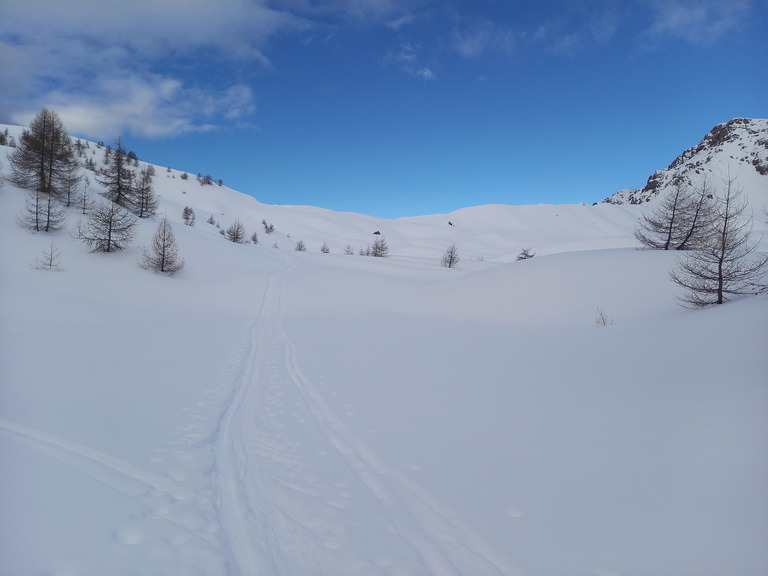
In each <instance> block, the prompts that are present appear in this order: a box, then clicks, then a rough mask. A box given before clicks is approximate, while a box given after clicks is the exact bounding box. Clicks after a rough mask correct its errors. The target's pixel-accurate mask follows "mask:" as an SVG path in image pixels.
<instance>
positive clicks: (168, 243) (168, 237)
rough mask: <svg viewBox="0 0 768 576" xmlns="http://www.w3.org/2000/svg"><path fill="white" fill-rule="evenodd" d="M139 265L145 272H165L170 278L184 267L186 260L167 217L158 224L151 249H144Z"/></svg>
mask: <svg viewBox="0 0 768 576" xmlns="http://www.w3.org/2000/svg"><path fill="white" fill-rule="evenodd" d="M138 264H139V266H140V267H142V268H144V269H145V270H154V271H155V272H165V273H167V274H168V275H169V276H173V275H174V274H176V272H178V271H179V270H181V269H182V268H183V267H184V259H183V258H181V257H180V256H179V248H178V246H177V244H176V237H175V236H174V234H173V228H171V223H170V222H168V218H166V217H165V216H163V219H162V220H161V221H160V224H158V226H157V231H156V232H155V235H154V236H153V237H152V247H151V249H149V250H148V249H147V248H144V250H143V251H142V253H141V256H139V260H138Z"/></svg>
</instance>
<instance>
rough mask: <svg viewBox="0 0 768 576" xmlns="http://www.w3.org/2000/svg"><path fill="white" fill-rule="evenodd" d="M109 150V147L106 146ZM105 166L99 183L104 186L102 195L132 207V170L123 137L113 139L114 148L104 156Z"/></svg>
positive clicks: (119, 203)
mask: <svg viewBox="0 0 768 576" xmlns="http://www.w3.org/2000/svg"><path fill="white" fill-rule="evenodd" d="M107 150H109V148H107ZM105 161H106V166H105V167H104V172H103V174H102V177H101V178H100V179H99V183H100V184H101V185H102V186H104V188H106V191H105V192H104V197H105V198H107V199H108V200H110V201H111V202H114V203H115V204H117V205H119V206H123V207H125V208H129V209H133V208H134V207H135V206H134V204H135V203H134V197H133V196H134V190H133V172H132V171H131V169H130V168H129V166H130V162H129V160H128V157H127V155H126V152H125V148H124V147H123V138H122V136H121V137H118V139H117V140H116V141H115V150H114V151H112V153H111V154H109V157H108V158H105Z"/></svg>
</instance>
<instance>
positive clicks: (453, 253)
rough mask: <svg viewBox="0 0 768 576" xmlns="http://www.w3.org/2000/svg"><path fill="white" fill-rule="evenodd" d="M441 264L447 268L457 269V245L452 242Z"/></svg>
mask: <svg viewBox="0 0 768 576" xmlns="http://www.w3.org/2000/svg"><path fill="white" fill-rule="evenodd" d="M440 263H441V264H442V265H443V266H445V267H446V268H455V267H456V266H457V265H458V264H459V251H458V250H457V249H456V244H454V243H453V242H451V245H450V246H448V248H447V249H446V250H445V253H444V254H443V257H442V259H441V260H440Z"/></svg>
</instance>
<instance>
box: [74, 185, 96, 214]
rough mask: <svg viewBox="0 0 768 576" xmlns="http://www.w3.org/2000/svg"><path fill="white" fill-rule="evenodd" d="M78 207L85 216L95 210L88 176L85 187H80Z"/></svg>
mask: <svg viewBox="0 0 768 576" xmlns="http://www.w3.org/2000/svg"><path fill="white" fill-rule="evenodd" d="M77 206H78V208H80V211H81V212H82V213H83V214H88V212H89V211H90V210H91V208H93V199H92V198H91V181H90V180H89V179H88V177H87V176H86V178H85V180H84V182H83V185H82V186H81V187H80V189H79V191H78V196H77Z"/></svg>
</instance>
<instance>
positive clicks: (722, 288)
mask: <svg viewBox="0 0 768 576" xmlns="http://www.w3.org/2000/svg"><path fill="white" fill-rule="evenodd" d="M742 193H743V190H742V188H741V187H738V186H737V185H736V181H735V179H734V178H731V177H730V175H729V176H728V178H727V179H726V181H725V191H724V193H723V194H722V196H717V197H716V198H715V202H714V208H713V212H712V215H713V216H712V225H711V231H710V234H709V235H708V236H707V237H706V239H704V240H703V241H702V243H701V244H700V245H699V246H698V247H697V248H696V249H695V250H692V251H690V252H687V253H686V255H685V257H680V258H678V260H677V262H676V263H675V266H674V267H673V269H672V271H671V272H670V278H671V279H672V281H673V282H675V283H676V284H677V285H679V286H681V287H682V288H684V289H685V290H686V292H685V293H684V294H683V295H681V296H680V297H679V298H678V300H679V302H680V303H681V304H682V305H683V306H686V307H692V308H701V307H704V306H709V305H711V304H722V303H723V302H725V301H726V300H727V299H728V296H731V295H738V294H750V293H756V292H758V291H759V279H760V277H761V275H762V273H763V271H764V269H765V267H766V265H768V256H764V257H759V256H758V255H756V254H754V251H755V248H756V247H757V242H753V241H752V240H751V239H750V236H751V232H752V217H751V215H750V216H747V215H746V214H745V212H746V209H747V201H746V199H744V198H743V197H742Z"/></svg>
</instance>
